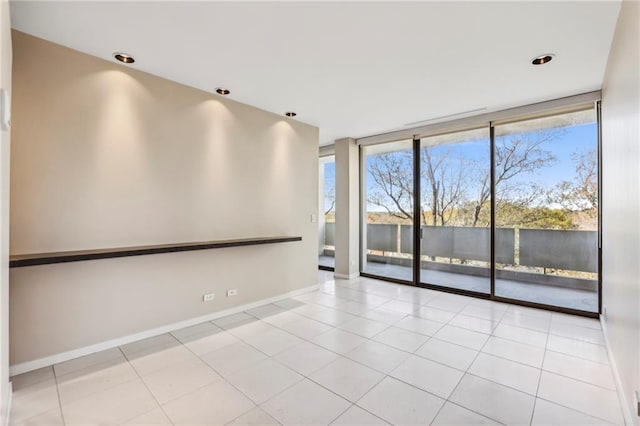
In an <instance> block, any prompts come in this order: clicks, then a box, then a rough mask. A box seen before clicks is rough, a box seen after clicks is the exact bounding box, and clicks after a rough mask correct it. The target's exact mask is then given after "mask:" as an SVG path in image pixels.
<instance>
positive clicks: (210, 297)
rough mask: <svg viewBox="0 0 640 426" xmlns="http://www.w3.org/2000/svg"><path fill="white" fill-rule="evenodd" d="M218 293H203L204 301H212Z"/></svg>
mask: <svg viewBox="0 0 640 426" xmlns="http://www.w3.org/2000/svg"><path fill="white" fill-rule="evenodd" d="M215 296H216V295H215V294H214V293H205V294H203V295H202V301H203V302H211V301H212V300H213V298H214V297H215Z"/></svg>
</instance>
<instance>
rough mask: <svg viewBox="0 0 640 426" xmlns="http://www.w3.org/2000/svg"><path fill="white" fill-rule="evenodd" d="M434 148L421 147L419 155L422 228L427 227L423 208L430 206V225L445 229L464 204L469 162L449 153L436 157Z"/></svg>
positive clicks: (447, 151)
mask: <svg viewBox="0 0 640 426" xmlns="http://www.w3.org/2000/svg"><path fill="white" fill-rule="evenodd" d="M434 151H435V150H434V147H432V146H428V147H423V148H421V150H420V155H421V158H422V160H421V162H422V164H421V175H422V176H421V179H422V188H423V190H422V203H421V209H420V212H421V215H420V216H421V218H422V224H423V225H426V224H428V223H429V221H428V220H427V217H428V215H427V211H425V210H424V207H423V206H425V205H428V206H430V208H431V210H429V212H428V213H429V216H430V217H431V224H432V225H434V226H435V225H437V224H438V222H439V223H440V226H445V225H446V224H447V223H449V221H450V220H451V219H453V218H454V213H455V212H456V210H457V209H459V208H461V207H462V204H463V203H464V201H465V200H466V196H467V189H468V187H469V180H468V178H467V177H468V176H467V174H466V173H467V171H468V165H469V164H470V162H469V161H468V160H467V159H466V158H465V157H460V156H456V155H454V154H453V153H452V152H451V151H450V150H446V151H444V152H443V153H440V154H437V153H435V152H434Z"/></svg>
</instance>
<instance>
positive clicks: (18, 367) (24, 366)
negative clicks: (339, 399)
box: [9, 285, 318, 376]
mask: <svg viewBox="0 0 640 426" xmlns="http://www.w3.org/2000/svg"><path fill="white" fill-rule="evenodd" d="M317 288H318V286H317V285H312V286H309V287H303V288H300V289H298V290H293V291H290V292H288V293H284V294H280V295H278V296H274V297H270V298H267V299H262V300H259V301H257V302H252V303H247V304H245V305H240V306H236V307H233V308H230V309H225V310H223V311H218V312H213V313H211V314H207V315H203V316H200V317H196V318H191V319H188V320H184V321H180V322H176V323H173V324H168V325H164V326H162V327H158V328H154V329H151V330H146V331H142V332H140V333H135V334H130V335H128V336H124V337H119V338H117V339H112V340H108V341H106V342H102V343H96V344H93V345H89V346H85V347H82V348H78V349H74V350H71V351H67V352H62V353H59V354H55V355H50V356H47V357H44V358H39V359H35V360H33V361H27V362H23V363H21V364H15V365H12V366H11V367H10V368H9V374H10V375H11V376H15V375H17V374H22V373H27V372H29V371H33V370H37V369H39V368H43V367H48V366H50V365H54V364H59V363H61V362H65V361H69V360H71V359H74V358H78V357H81V356H85V355H90V354H93V353H96V352H100V351H104V350H106V349H112V348H115V347H118V346H122V345H126V344H127V343H131V342H135V341H138V340H142V339H147V338H149V337H154V336H158V335H160V334H164V333H169V332H171V331H175V330H179V329H181V328H185V327H190V326H192V325H196V324H200V323H202V322H206V321H212V320H215V319H218V318H222V317H225V316H227V315H233V314H237V313H239V312H242V311H246V310H249V309H253V308H257V307H258V306H262V305H266V304H269V303H273V302H277V301H279V300H282V299H287V298H289V297H295V296H300V295H301V294H304V293H308V292H310V291H313V290H315V289H317Z"/></svg>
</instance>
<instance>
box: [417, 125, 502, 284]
mask: <svg viewBox="0 0 640 426" xmlns="http://www.w3.org/2000/svg"><path fill="white" fill-rule="evenodd" d="M419 154H420V217H419V220H420V226H421V240H420V282H421V283H423V284H432V285H438V286H442V287H449V288H456V289H460V290H466V291H471V292H477V293H486V294H488V293H490V292H491V178H490V174H491V144H490V140H489V129H488V128H487V127H485V128H482V129H477V130H470V131H464V132H457V133H450V134H446V135H440V136H432V137H427V138H422V139H421V140H420V151H419Z"/></svg>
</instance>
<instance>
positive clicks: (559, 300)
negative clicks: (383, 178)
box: [319, 256, 598, 312]
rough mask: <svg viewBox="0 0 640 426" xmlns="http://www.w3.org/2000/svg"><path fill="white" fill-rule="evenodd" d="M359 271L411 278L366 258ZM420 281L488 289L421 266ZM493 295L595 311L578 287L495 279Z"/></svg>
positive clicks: (592, 297)
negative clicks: (367, 260)
mask: <svg viewBox="0 0 640 426" xmlns="http://www.w3.org/2000/svg"><path fill="white" fill-rule="evenodd" d="M319 264H320V265H322V266H328V267H333V266H334V264H335V259H334V258H333V257H330V256H319ZM363 272H366V273H368V274H372V275H378V276H381V277H388V278H396V279H400V280H407V281H411V280H412V276H413V273H412V270H411V268H410V267H408V266H402V265H390V264H385V263H378V262H367V264H366V265H365V267H364V268H363ZM420 281H421V282H423V283H429V284H434V285H439V286H443V287H450V288H456V289H461V290H470V291H475V292H480V293H489V292H490V282H489V279H488V278H485V277H477V276H472V275H466V274H458V273H453V272H443V271H434V270H427V269H422V270H421V274H420ZM496 296H500V297H505V298H509V299H516V300H523V301H527V302H534V303H540V304H544V305H552V306H558V307H562V308H569V309H577V310H581V311H587V312H597V311H598V293H597V292H594V291H586V290H581V289H574V288H566V287H559V286H552V285H543V284H533V283H528V282H520V281H514V280H504V279H497V280H496Z"/></svg>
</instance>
